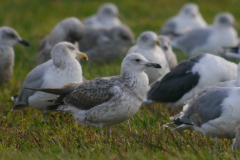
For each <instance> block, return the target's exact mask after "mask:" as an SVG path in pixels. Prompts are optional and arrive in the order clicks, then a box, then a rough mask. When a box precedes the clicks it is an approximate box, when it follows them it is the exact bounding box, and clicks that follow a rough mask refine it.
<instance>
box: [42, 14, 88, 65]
mask: <svg viewBox="0 0 240 160" xmlns="http://www.w3.org/2000/svg"><path fill="white" fill-rule="evenodd" d="M83 35H84V26H83V24H82V22H81V21H79V20H78V19H77V18H75V17H70V18H66V19H64V20H62V21H61V22H59V23H58V24H57V25H56V26H55V27H54V28H53V30H52V31H51V33H50V34H49V35H48V36H46V37H45V38H44V39H43V40H42V42H41V44H40V47H39V50H38V64H42V63H44V62H46V61H48V60H49V59H51V50H52V48H53V47H54V46H55V45H56V44H57V43H59V42H63V41H67V42H71V43H73V44H74V43H75V42H77V41H79V40H80V39H81V38H82V37H83Z"/></svg>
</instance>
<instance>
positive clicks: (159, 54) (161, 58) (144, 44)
mask: <svg viewBox="0 0 240 160" xmlns="http://www.w3.org/2000/svg"><path fill="white" fill-rule="evenodd" d="M159 45H161V41H160V40H159V39H158V37H157V34H156V33H154V32H152V31H146V32H143V33H142V34H141V35H140V36H139V37H138V39H137V45H135V46H133V47H131V48H130V49H129V51H128V52H127V55H129V54H132V53H139V54H141V55H142V56H144V57H145V58H146V59H147V60H148V61H149V62H154V63H159V64H161V66H162V69H153V68H149V69H146V71H145V73H146V74H147V75H148V78H149V83H150V84H151V83H152V82H154V81H156V80H157V79H158V78H159V77H161V76H162V75H164V74H166V73H168V72H169V71H170V69H169V66H168V62H167V60H166V57H165V54H164V52H163V50H162V49H161V48H160V47H159Z"/></svg>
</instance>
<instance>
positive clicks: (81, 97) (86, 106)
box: [36, 53, 161, 128]
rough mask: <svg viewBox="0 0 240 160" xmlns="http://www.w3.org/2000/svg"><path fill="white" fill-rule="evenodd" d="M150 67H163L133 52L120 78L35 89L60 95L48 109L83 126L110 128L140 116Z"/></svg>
mask: <svg viewBox="0 0 240 160" xmlns="http://www.w3.org/2000/svg"><path fill="white" fill-rule="evenodd" d="M149 67H151V68H161V66H160V65H159V64H157V63H150V62H149V61H147V60H146V59H145V58H144V57H143V56H141V55H140V54H137V53H134V54H130V55H128V56H126V57H125V58H124V60H123V62H122V65H121V75H120V76H114V77H102V78H96V79H93V80H90V81H85V82H83V83H80V84H76V83H74V84H67V85H65V86H64V87H62V88H59V89H54V88H46V89H36V90H39V91H43V92H47V93H52V94H56V95H59V96H58V98H56V99H55V100H53V102H54V104H53V105H51V106H48V109H49V110H56V111H63V112H67V113H70V114H72V115H73V117H74V119H75V120H76V121H77V122H78V123H80V124H82V125H84V126H88V125H90V126H92V127H101V128H102V127H109V126H111V125H114V124H118V123H121V122H123V121H125V120H128V119H129V118H131V117H132V116H133V115H134V114H136V113H137V111H138V109H139V108H140V106H141V104H142V102H143V98H144V96H145V94H146V91H147V88H148V76H147V75H146V74H145V73H144V70H145V69H147V68H149Z"/></svg>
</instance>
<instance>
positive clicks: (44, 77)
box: [12, 42, 88, 112]
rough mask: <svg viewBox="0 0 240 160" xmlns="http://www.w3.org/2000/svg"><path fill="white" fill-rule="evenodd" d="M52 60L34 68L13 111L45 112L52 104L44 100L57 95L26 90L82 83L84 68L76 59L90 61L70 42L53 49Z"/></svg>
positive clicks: (21, 90) (62, 43)
mask: <svg viewBox="0 0 240 160" xmlns="http://www.w3.org/2000/svg"><path fill="white" fill-rule="evenodd" d="M51 55H52V59H51V60H48V61H47V62H45V63H43V64H41V65H39V66H37V67H36V68H34V69H33V70H32V71H31V72H30V73H29V74H28V75H27V77H26V79H25V80H24V82H23V84H22V86H21V89H20V92H19V94H18V97H17V99H16V104H15V105H14V107H13V108H12V110H20V109H23V108H25V107H28V106H29V107H31V108H34V109H38V110H40V111H43V112H45V111H46V106H47V105H49V104H51V103H48V102H45V101H43V100H44V99H51V98H56V97H57V96H56V95H53V94H48V93H43V92H38V91H32V90H28V89H26V88H47V87H62V86H63V85H64V84H66V83H72V82H77V83H81V82H82V81H83V79H82V68H81V65H80V64H79V62H78V60H76V57H77V56H78V57H79V58H81V59H88V57H87V56H86V55H85V54H84V53H81V52H80V51H79V50H78V49H76V47H75V46H74V45H73V44H72V43H69V42H60V43H58V44H57V45H55V47H54V48H53V50H52V52H51Z"/></svg>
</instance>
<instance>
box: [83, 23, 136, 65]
mask: <svg viewBox="0 0 240 160" xmlns="http://www.w3.org/2000/svg"><path fill="white" fill-rule="evenodd" d="M133 44H134V36H133V33H132V31H131V30H130V28H128V27H127V26H125V25H121V26H117V27H112V28H102V27H98V28H95V27H87V28H86V33H85V35H84V37H83V38H82V40H81V41H79V47H80V48H81V51H83V52H84V53H86V54H87V55H88V57H89V61H92V62H99V61H104V62H111V61H114V60H116V59H118V58H120V57H122V56H123V54H124V52H125V50H126V47H127V46H129V45H133Z"/></svg>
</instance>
